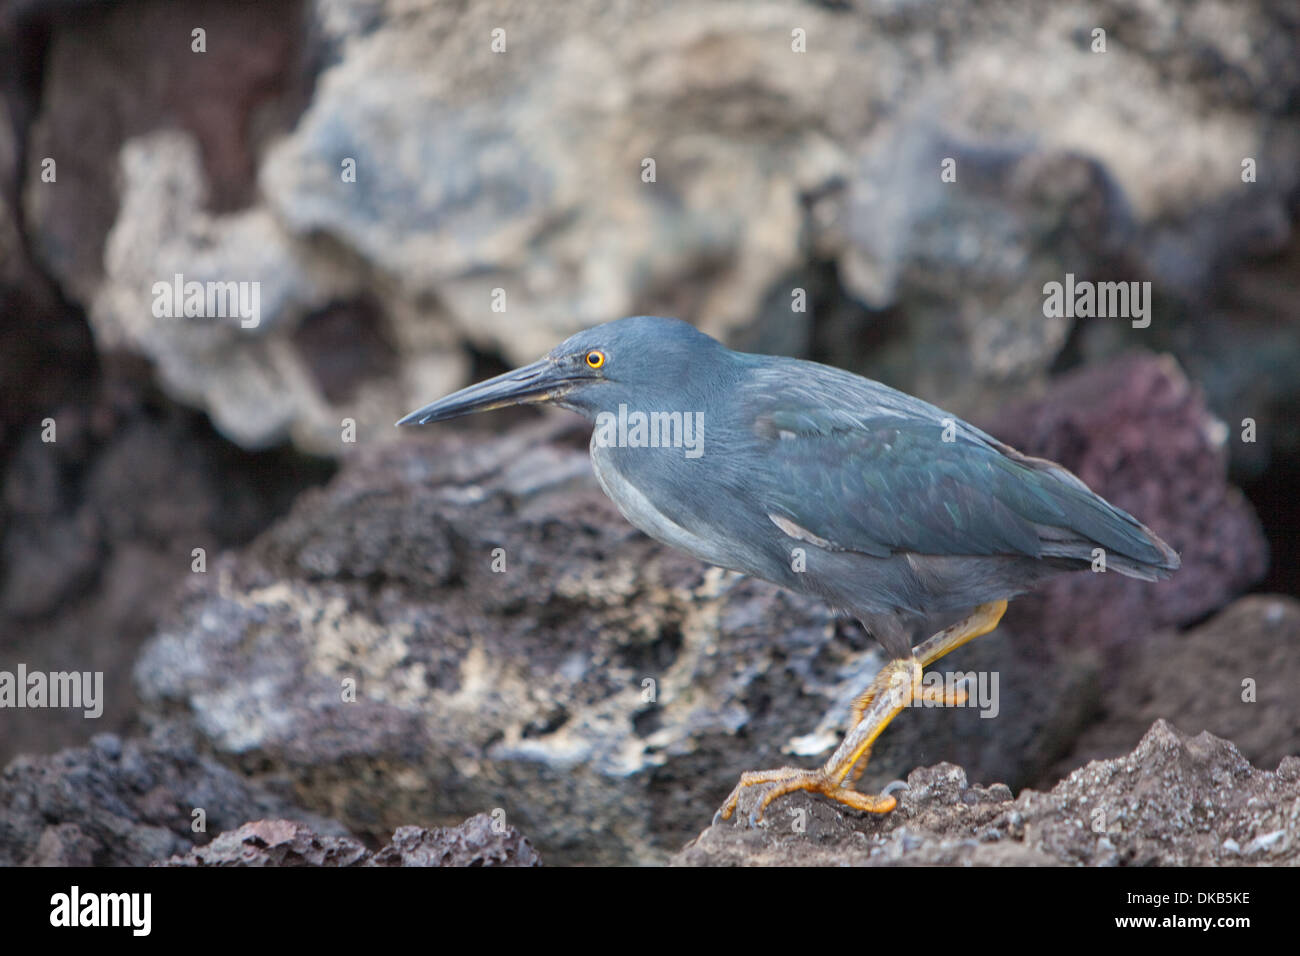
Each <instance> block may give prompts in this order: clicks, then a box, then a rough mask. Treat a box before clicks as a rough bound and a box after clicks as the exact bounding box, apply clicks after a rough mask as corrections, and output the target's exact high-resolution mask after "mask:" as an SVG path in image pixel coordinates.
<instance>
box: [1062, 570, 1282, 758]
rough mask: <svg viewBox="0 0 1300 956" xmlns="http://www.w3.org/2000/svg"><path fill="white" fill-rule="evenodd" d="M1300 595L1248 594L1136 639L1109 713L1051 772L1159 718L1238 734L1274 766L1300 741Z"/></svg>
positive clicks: (1123, 744) (1122, 745)
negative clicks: (1184, 626)
mask: <svg viewBox="0 0 1300 956" xmlns="http://www.w3.org/2000/svg"><path fill="white" fill-rule="evenodd" d="M1297 651H1300V602H1298V601H1296V599H1295V598H1292V597H1285V596H1282V595H1273V594H1256V595H1250V596H1247V597H1244V598H1240V599H1239V600H1237V601H1236V602H1234V603H1233V604H1231V605H1229V606H1228V608H1227V609H1226V610H1224V611H1221V612H1220V613H1219V614H1217V615H1215V616H1214V617H1213V618H1211V619H1210V620H1208V621H1206V622H1205V623H1204V624H1201V625H1199V626H1197V627H1195V628H1193V629H1192V630H1190V631H1187V632H1180V631H1175V630H1166V631H1162V632H1160V633H1158V634H1152V635H1150V636H1148V637H1144V638H1143V639H1141V640H1139V641H1135V642H1133V643H1132V644H1131V645H1130V646H1129V647H1127V648H1126V649H1125V652H1124V653H1123V655H1122V656H1121V658H1120V659H1119V660H1118V661H1117V662H1116V664H1115V666H1114V667H1113V668H1111V669H1110V671H1109V673H1110V674H1111V679H1110V681H1109V682H1108V683H1107V684H1106V686H1105V688H1104V691H1103V694H1102V698H1101V711H1102V713H1101V718H1100V720H1099V721H1098V722H1097V723H1095V724H1093V725H1092V726H1090V727H1089V728H1088V730H1086V731H1085V732H1084V734H1083V736H1082V737H1080V738H1079V741H1078V743H1077V744H1076V745H1075V748H1074V750H1073V752H1072V753H1071V754H1070V755H1069V757H1068V758H1067V759H1065V760H1063V761H1062V762H1061V763H1060V765H1059V766H1057V767H1055V768H1053V771H1052V772H1051V773H1050V774H1048V775H1046V776H1047V779H1048V780H1053V781H1054V780H1056V779H1058V778H1060V777H1063V776H1065V774H1067V773H1068V772H1070V771H1071V770H1074V769H1075V768H1076V767H1079V766H1081V765H1082V764H1084V763H1087V762H1088V761H1091V760H1100V759H1106V758H1111V757H1115V756H1117V755H1119V754H1122V753H1125V752H1126V751H1127V750H1128V749H1129V748H1130V747H1132V746H1133V744H1134V742H1135V741H1136V740H1138V739H1139V738H1140V737H1141V735H1142V732H1143V731H1144V730H1145V729H1146V728H1147V727H1149V726H1150V725H1151V722H1152V721H1153V720H1155V719H1157V718H1159V717H1163V718H1165V719H1167V720H1169V721H1170V722H1171V723H1174V724H1176V725H1177V726H1179V727H1185V728H1186V729H1187V730H1188V731H1189V732H1191V733H1199V732H1200V731H1202V730H1204V731H1208V732H1210V733H1212V734H1214V735H1215V736H1218V737H1223V738H1224V739H1226V740H1231V741H1232V742H1233V743H1234V744H1235V745H1236V747H1237V749H1239V750H1240V751H1241V753H1242V755H1243V756H1245V757H1246V759H1248V760H1249V761H1250V762H1251V763H1253V764H1256V765H1257V766H1260V767H1275V766H1277V764H1278V762H1279V761H1281V760H1283V759H1284V758H1286V757H1288V756H1290V755H1293V754H1295V753H1297V750H1298V749H1300V739H1298V735H1300V695H1297V693H1296V688H1297V687H1300V654H1298V653H1297Z"/></svg>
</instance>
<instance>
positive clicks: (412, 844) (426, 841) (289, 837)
mask: <svg viewBox="0 0 1300 956" xmlns="http://www.w3.org/2000/svg"><path fill="white" fill-rule="evenodd" d="M157 865H159V866H339V867H342V866H541V865H542V858H541V857H540V856H538V855H537V851H536V850H534V849H533V847H532V844H530V843H529V842H528V840H527V839H526V838H525V837H523V836H522V835H521V834H520V833H519V831H518V830H516V829H515V828H514V827H511V826H507V825H505V824H504V823H501V824H498V822H497V820H496V819H495V818H494V817H492V816H491V815H490V814H486V813H480V814H478V815H477V816H473V817H470V818H469V819H468V820H466V821H465V822H464V823H462V824H461V825H460V826H456V827H439V828H436V829H433V830H427V829H425V828H424V827H416V826H405V827H398V828H397V832H395V833H394V834H393V840H392V842H391V843H389V844H388V845H387V846H385V847H384V848H383V849H381V850H378V851H376V852H373V853H372V852H370V851H369V850H367V849H366V848H365V846H363V845H362V844H361V843H360V842H358V841H357V840H354V839H352V838H351V837H346V836H322V835H321V834H318V833H316V832H314V831H313V830H312V829H311V828H310V827H308V826H306V825H305V824H302V823H297V822H294V821H291V820H258V821H256V822H254V823H245V824H244V825H243V826H241V827H240V828H239V829H238V830H233V831H231V832H229V833H223V834H221V835H220V836H218V837H217V838H216V839H215V840H213V841H212V842H211V843H209V844H207V845H206V846H201V847H195V848H194V849H193V850H190V852H189V853H187V854H185V855H184V856H174V857H172V858H171V859H169V860H166V861H164V862H161V863H159V864H157Z"/></svg>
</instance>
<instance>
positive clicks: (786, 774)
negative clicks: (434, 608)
mask: <svg viewBox="0 0 1300 956" xmlns="http://www.w3.org/2000/svg"><path fill="white" fill-rule="evenodd" d="M754 786H763V787H764V788H765V789H764V791H763V793H762V796H761V797H759V798H758V799H757V801H756V803H755V805H754V807H753V809H751V810H750V811H749V825H750V826H751V827H753V826H758V821H759V820H761V819H763V811H764V810H766V809H767V805H768V804H769V803H771V802H772V801H773V800H775V799H776V798H777V797H781V796H784V795H785V794H787V793H794V792H795V791H796V790H807V791H809V792H810V793H820V794H821V795H822V796H825V797H830V798H831V799H832V800H835V801H836V802H838V803H842V804H844V805H845V806H847V807H852V808H853V809H854V810H865V811H867V812H868V813H888V812H889V811H890V810H892V809H894V807H895V805H896V804H897V803H898V801H897V800H895V799H894V798H893V797H890V796H882V797H874V796H872V795H870V794H866V793H858V792H857V791H856V790H850V789H849V788H848V787H841V786H839V785H838V784H836V783H834V782H833V781H832V780H831V778H830V777H828V776H827V775H826V772H825V771H824V770H801V769H799V768H798V767H782V768H781V769H780V770H755V771H751V772H749V773H743V774H741V775H740V783H738V784H736V789H735V790H732V791H731V796H729V797H727V802H726V803H724V804H723V805H722V809H720V810H719V811H718V812H717V813H716V814H714V817H713V822H714V823H717V822H718V821H719V820H730V819H731V815H732V814H733V813H734V812H735V811H736V807H737V806H738V805H739V803H740V798H741V795H742V794H743V793H744V791H745V789H746V788H748V787H754Z"/></svg>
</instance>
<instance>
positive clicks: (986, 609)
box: [849, 601, 1007, 727]
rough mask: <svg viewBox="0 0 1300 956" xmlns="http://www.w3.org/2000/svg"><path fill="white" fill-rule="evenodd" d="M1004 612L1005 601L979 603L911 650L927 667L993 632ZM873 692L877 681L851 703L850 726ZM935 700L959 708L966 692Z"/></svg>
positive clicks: (860, 717)
mask: <svg viewBox="0 0 1300 956" xmlns="http://www.w3.org/2000/svg"><path fill="white" fill-rule="evenodd" d="M1006 611H1007V602H1006V601H993V602H992V603H989V604H981V605H980V606H979V607H977V608H975V610H974V611H972V612H971V613H970V614H969V615H968V616H966V617H964V618H962V619H961V620H960V621H958V622H957V623H956V624H951V625H949V626H948V627H945V628H944V629H943V630H942V631H940V632H939V633H938V634H935V635H934V636H933V637H929V638H926V639H925V640H924V641H922V642H921V643H920V644H918V645H917V647H916V649H915V650H914V651H913V652H912V653H913V655H914V656H915V657H916V658H917V659H918V660H919V661H920V662H921V666H922V667H929V666H930V665H931V664H933V663H934V662H935V661H937V660H938V659H939V658H941V657H943V656H944V655H945V654H947V653H948V652H949V651H955V650H956V649H957V648H959V647H961V646H962V645H963V644H965V643H966V642H967V641H973V640H974V639H975V638H977V637H983V636H984V635H985V634H987V633H989V632H990V631H992V630H993V629H994V628H996V627H997V626H998V622H999V621H1000V620H1002V615H1003V614H1005V613H1006ZM875 693H876V682H875V681H872V682H871V686H870V687H868V688H867V689H866V690H865V691H864V692H863V693H862V696H861V697H859V698H858V699H857V700H855V701H854V702H853V717H852V721H851V723H850V724H849V726H850V727H856V726H857V725H858V724H860V723H861V722H862V714H863V712H864V711H865V710H866V709H867V705H869V704H870V703H871V698H872V697H873V696H874V695H875ZM935 699H936V700H939V699H942V701H943V704H944V706H945V707H960V706H961V705H962V704H964V703H966V692H965V691H964V690H961V689H956V690H953V691H952V692H951V693H945V694H944V695H943V697H942V698H938V697H936V698H935Z"/></svg>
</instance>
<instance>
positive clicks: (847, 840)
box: [673, 720, 1300, 866]
mask: <svg viewBox="0 0 1300 956" xmlns="http://www.w3.org/2000/svg"><path fill="white" fill-rule="evenodd" d="M908 785H909V788H910V789H907V790H904V791H902V792H901V793H900V794H899V804H898V807H897V808H896V809H895V810H894V811H893V812H892V813H888V814H881V815H872V814H862V813H858V812H856V811H845V810H842V809H841V808H840V807H838V806H836V805H831V804H830V803H827V802H825V801H823V800H822V799H821V798H812V797H809V796H808V795H807V794H802V793H801V794H797V795H792V796H790V797H785V798H782V800H781V802H780V803H779V804H773V805H772V807H771V808H770V810H769V813H768V815H767V816H766V817H765V818H764V820H763V821H762V822H761V823H760V825H759V826H758V827H757V828H750V827H749V826H748V824H747V822H745V821H744V818H743V815H742V816H741V817H738V818H737V822H727V821H724V822H720V823H716V824H714V825H712V826H710V827H709V828H708V829H707V830H705V831H704V832H703V833H701V834H700V835H699V836H698V837H697V838H696V839H695V840H693V841H692V842H691V843H690V844H688V845H687V846H686V848H685V849H683V850H682V851H681V852H680V853H679V854H678V855H677V856H676V857H674V859H673V862H674V863H675V864H678V865H687V866H761V865H780V866H845V865H848V866H899V865H911V866H935V865H944V866H951V865H957V866H1048V865H1056V866H1061V865H1065V866H1079V865H1083V866H1210V865H1217V866H1236V865H1251V864H1256V865H1291V866H1294V865H1296V864H1297V863H1300V757H1295V756H1291V757H1287V758H1286V759H1285V760H1283V761H1282V763H1281V764H1280V765H1279V766H1278V768H1277V770H1276V771H1275V772H1270V771H1266V770H1260V769H1257V768H1255V767H1252V766H1251V765H1250V763H1249V762H1248V761H1247V760H1246V759H1245V758H1244V757H1242V756H1241V754H1240V753H1239V752H1238V751H1237V749H1236V748H1235V747H1234V746H1233V745H1232V744H1231V743H1229V742H1228V741H1226V740H1220V739H1219V738H1218V737H1214V736H1212V735H1211V734H1209V733H1208V732H1207V733H1201V734H1199V735H1198V736H1195V737H1192V736H1189V735H1186V734H1183V733H1180V732H1179V731H1178V730H1177V729H1176V728H1175V727H1173V726H1172V725H1171V724H1169V723H1168V722H1166V721H1163V720H1158V721H1156V722H1155V724H1153V725H1152V727H1151V729H1150V730H1149V731H1148V732H1147V734H1146V735H1145V736H1144V737H1143V738H1142V740H1141V742H1140V743H1139V744H1138V746H1137V749H1136V750H1134V751H1133V752H1132V753H1130V754H1127V755H1125V756H1122V757H1118V758H1116V759H1114V760H1104V761H1097V762H1095V763H1090V764H1088V765H1087V766H1086V767H1083V768H1082V769H1080V770H1077V771H1075V772H1074V773H1073V774H1071V775H1070V776H1069V777H1068V778H1067V779H1065V780H1063V781H1061V783H1060V784H1058V785H1057V786H1056V787H1055V788H1054V789H1053V790H1052V791H1051V792H1050V793H1041V792H1038V791H1034V790H1025V791H1022V792H1021V794H1020V796H1019V797H1018V798H1016V799H1012V796H1011V791H1010V790H1008V789H1007V788H1006V787H1005V786H1002V785H1000V784H995V785H993V786H991V787H987V788H985V787H972V786H969V785H968V784H967V781H966V774H965V772H964V771H963V770H962V769H961V768H960V767H956V766H953V765H951V764H939V765H938V766H935V767H926V768H922V769H919V770H915V771H913V772H912V773H911V774H910V775H909V777H908ZM747 799H748V798H747ZM741 806H742V808H744V807H745V806H746V803H744V802H742V805H741Z"/></svg>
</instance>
